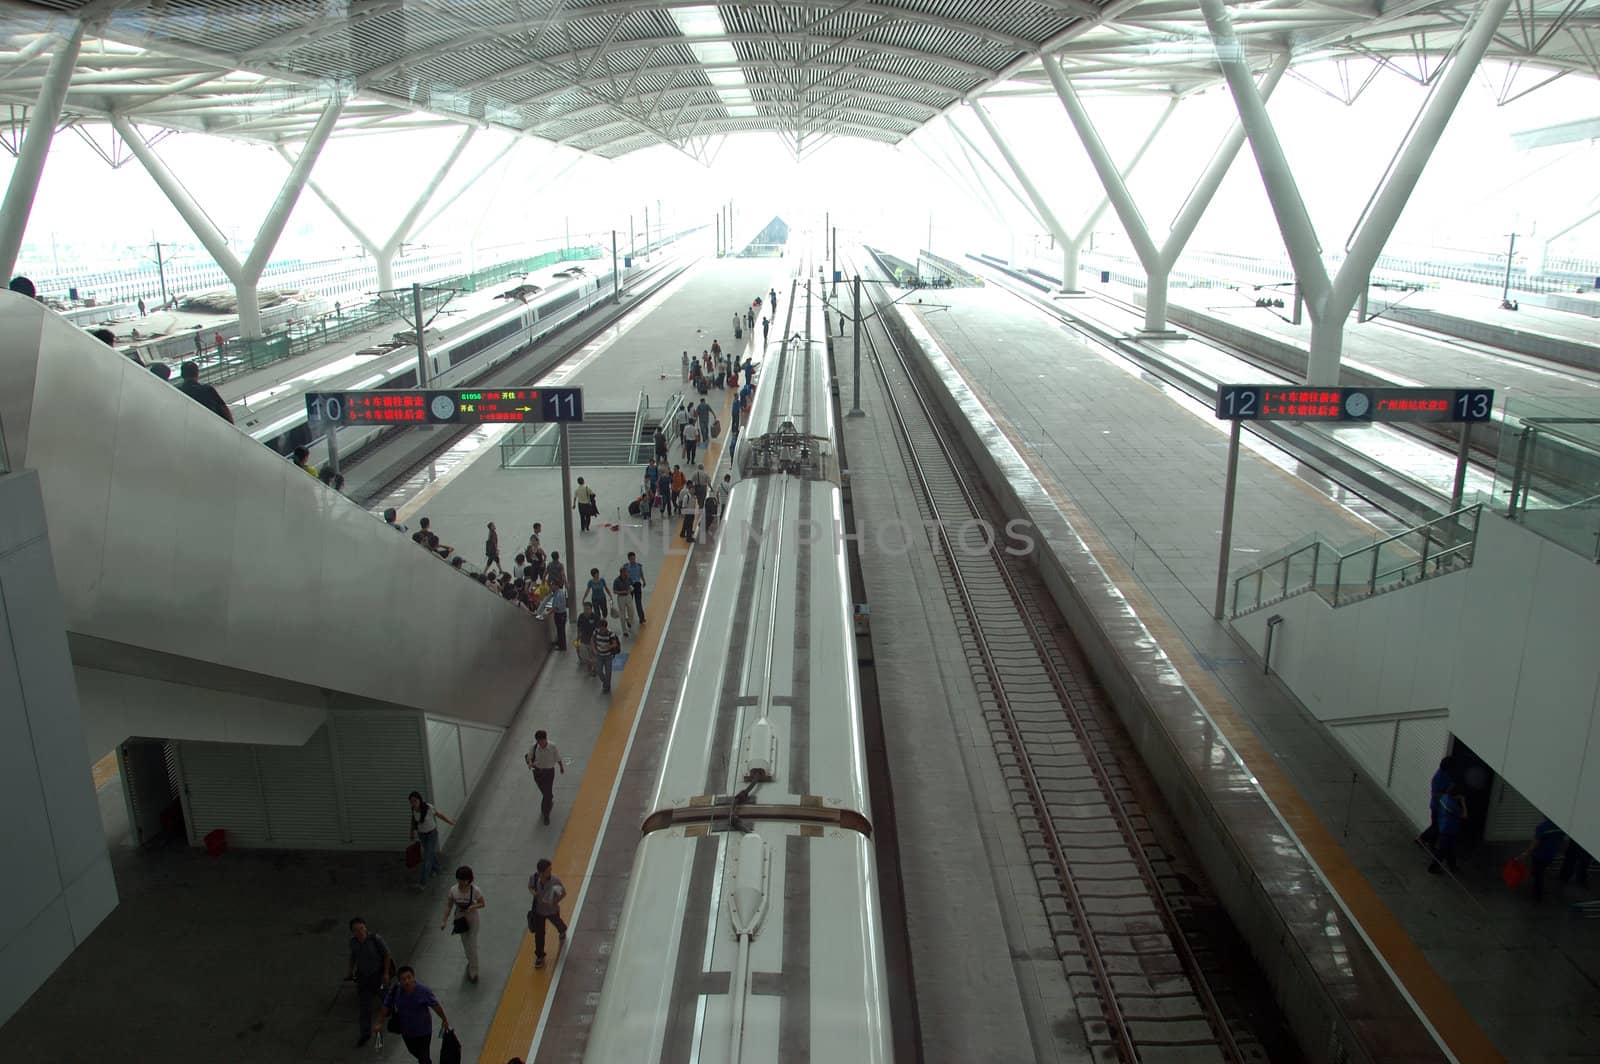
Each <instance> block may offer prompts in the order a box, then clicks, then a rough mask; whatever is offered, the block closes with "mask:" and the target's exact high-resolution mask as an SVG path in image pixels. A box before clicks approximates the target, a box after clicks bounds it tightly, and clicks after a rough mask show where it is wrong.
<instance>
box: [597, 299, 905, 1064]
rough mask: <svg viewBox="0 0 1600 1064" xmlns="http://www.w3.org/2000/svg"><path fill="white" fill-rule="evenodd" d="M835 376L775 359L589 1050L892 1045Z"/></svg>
mask: <svg viewBox="0 0 1600 1064" xmlns="http://www.w3.org/2000/svg"><path fill="white" fill-rule="evenodd" d="M818 306H819V307H820V301H819V303H818ZM818 320H819V324H818V327H817V330H816V333H815V335H816V336H818V337H821V336H822V335H823V332H822V330H821V327H820V314H819V315H818ZM828 383H829V382H828V370H827V360H826V357H825V353H824V351H823V349H822V348H821V347H820V346H818V345H814V344H807V343H806V342H805V339H804V337H803V336H802V337H800V338H798V339H793V340H791V341H790V342H788V343H786V344H784V345H783V347H782V348H781V349H780V350H778V351H776V352H774V353H773V354H772V355H771V356H769V358H768V359H767V361H766V363H765V364H764V365H763V369H762V374H761V383H760V387H759V388H758V389H757V399H756V402H755V403H754V405H753V410H752V418H751V421H750V425H749V433H750V435H748V436H745V435H744V434H741V437H742V442H741V449H742V451H743V452H744V453H745V454H746V455H749V456H750V457H749V460H748V462H747V463H746V464H744V465H742V466H741V470H742V475H743V477H744V479H743V480H741V482H740V483H739V484H738V485H737V486H736V487H735V488H734V490H733V492H732V495H731V497H730V500H729V505H728V510H727V513H726V514H725V515H724V517H723V521H722V525H721V528H720V530H719V531H718V533H717V553H716V557H715V558H714V559H713V561H712V566H711V572H710V575H709V577H708V583H707V586H708V587H711V588H714V589H716V594H715V595H713V596H708V598H707V600H706V604H705V606H704V607H703V609H702V612H701V614H700V617H699V619H698V621H697V624H696V628H695V633H694V638H693V641H692V644H691V648H690V651H689V661H688V664H687V668H686V669H685V673H684V674H685V676H686V677H687V678H688V679H687V680H686V681H685V686H684V689H683V691H682V692H681V693H680V695H679V698H678V702H677V705H676V706H675V708H674V715H673V723H672V731H671V734H670V736H669V737H668V740H667V744H666V748H665V750H664V752H663V756H662V768H661V773H660V776H659V778H658V781H657V785H656V791H655V794H654V797H653V799H652V801H651V809H652V812H651V813H650V815H649V816H648V817H647V818H646V820H645V822H644V825H643V834H644V838H643V840H642V841H641V843H640V845H639V849H638V851H637V853H636V854H635V857H634V865H633V873H632V877H631V879H630V881H629V890H628V896H627V899H626V901H625V903H624V907H623V911H622V916H621V923H620V925H619V928H618V932H617V938H616V941H615V943H614V944H613V947H612V950H611V956H610V960H609V963H608V966H607V971H606V979H605V986H604V989H603V991H602V993H601V998H600V1004H599V1007H598V1009H597V1011H596V1013H595V1017H594V1022H593V1024H592V1026H591V1029H590V1036H589V1044H588V1048H587V1052H586V1056H585V1060H586V1061H589V1062H591V1064H601V1062H614V1061H657V1060H672V1061H676V1060H700V1061H704V1062H707V1064H715V1062H722V1061H726V1062H728V1064H737V1062H741V1061H763V1062H767V1061H795V1062H801V1061H811V1060H841V1061H844V1060H848V1061H851V1062H858V1061H859V1062H865V1064H879V1062H887V1061H890V1060H892V1059H893V1046H892V1040H891V1024H890V1017H889V1006H888V988H887V985H886V975H885V968H884V950H883V928H882V914H881V910H880V907H879V898H878V879H877V868H876V862H875V858H874V853H873V849H872V841H871V833H872V810H871V805H870V801H869V799H868V796H867V775H866V773H867V769H866V753H865V745H864V740H863V734H862V719H861V696H860V690H859V688H858V686H857V666H856V658H855V642H854V636H853V632H854V625H853V610H852V606H851V602H850V591H849V582H848V576H847V572H846V559H845V545H844V539H843V502H842V499H841V496H840V492H839V485H838V479H839V477H838V465H837V459H836V457H835V449H834V431H835V425H834V419H833V410H832V406H831V403H830V401H829V389H828Z"/></svg>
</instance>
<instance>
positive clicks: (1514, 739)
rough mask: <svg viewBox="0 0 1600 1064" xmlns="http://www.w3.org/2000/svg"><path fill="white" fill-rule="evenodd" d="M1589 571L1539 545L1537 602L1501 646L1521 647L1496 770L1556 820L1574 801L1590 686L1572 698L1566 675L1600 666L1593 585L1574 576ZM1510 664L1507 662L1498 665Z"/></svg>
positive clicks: (1598, 610)
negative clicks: (1518, 633) (1514, 637)
mask: <svg viewBox="0 0 1600 1064" xmlns="http://www.w3.org/2000/svg"><path fill="white" fill-rule="evenodd" d="M1585 570H1587V572H1585ZM1593 570H1594V565H1593V563H1590V562H1585V561H1583V560H1582V559H1580V558H1579V557H1578V556H1577V555H1575V554H1572V553H1570V552H1568V551H1566V550H1562V549H1561V548H1560V547H1556V546H1554V545H1553V544H1552V545H1550V546H1548V547H1546V548H1545V549H1542V550H1541V551H1540V552H1539V554H1538V569H1537V578H1536V580H1535V582H1534V585H1533V589H1532V590H1533V594H1534V597H1535V600H1536V601H1537V602H1538V604H1539V607H1538V609H1536V610H1533V611H1531V612H1530V614H1529V615H1528V624H1527V628H1526V630H1525V631H1524V632H1523V633H1522V639H1521V640H1518V641H1509V640H1508V644H1509V645H1508V649H1510V650H1512V651H1513V652H1516V651H1520V652H1521V663H1520V665H1519V666H1516V668H1517V697H1516V702H1515V704H1514V706H1513V707H1511V709H1512V713H1511V728H1510V732H1509V735H1508V738H1507V744H1506V758H1505V763H1504V768H1502V769H1501V771H1502V773H1503V774H1504V775H1505V776H1506V777H1507V778H1508V779H1511V780H1515V781H1517V783H1516V787H1517V789H1518V790H1519V791H1521V792H1522V793H1523V794H1524V795H1525V796H1526V797H1527V798H1528V800H1529V801H1531V802H1533V804H1534V805H1536V806H1538V807H1539V808H1541V809H1543V810H1546V811H1547V812H1548V813H1549V814H1550V815H1551V816H1553V817H1555V818H1556V819H1557V820H1558V821H1561V822H1565V821H1567V820H1568V819H1569V818H1570V817H1571V814H1572V809H1573V805H1574V803H1575V801H1576V799H1577V794H1578V776H1579V774H1580V773H1581V771H1582V767H1583V757H1584V746H1585V744H1586V742H1587V740H1588V737H1589V727H1590V721H1591V719H1592V718H1591V706H1592V700H1591V699H1590V698H1589V697H1587V696H1588V695H1589V692H1590V691H1592V690H1593V683H1592V682H1590V683H1585V684H1583V686H1582V695H1583V697H1576V698H1575V697H1573V696H1574V694H1575V691H1574V690H1573V679H1574V675H1573V674H1574V672H1582V671H1586V672H1587V673H1588V675H1589V677H1593V676H1594V674H1595V669H1596V668H1597V667H1600V663H1597V661H1596V654H1595V651H1596V647H1597V645H1600V606H1597V605H1596V604H1595V603H1593V601H1592V600H1591V599H1589V597H1588V596H1589V595H1590V594H1591V593H1592V592H1593V587H1592V586H1591V585H1590V584H1589V583H1588V582H1586V581H1584V580H1583V579H1582V577H1583V576H1585V575H1589V576H1591V577H1592V575H1593ZM1513 660H1514V659H1513ZM1579 662H1586V663H1587V668H1586V669H1585V668H1584V667H1583V666H1580V665H1578V663H1579ZM1512 667H1513V666H1512V665H1511V664H1510V663H1509V662H1508V663H1507V665H1506V668H1507V669H1510V668H1512ZM1474 749H1476V747H1474Z"/></svg>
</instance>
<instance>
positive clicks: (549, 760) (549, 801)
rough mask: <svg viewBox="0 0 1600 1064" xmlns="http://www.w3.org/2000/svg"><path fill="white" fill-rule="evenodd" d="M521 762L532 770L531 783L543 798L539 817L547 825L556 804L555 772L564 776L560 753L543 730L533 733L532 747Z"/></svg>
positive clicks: (565, 769)
mask: <svg viewBox="0 0 1600 1064" xmlns="http://www.w3.org/2000/svg"><path fill="white" fill-rule="evenodd" d="M523 760H524V761H526V762H527V763H528V767H529V768H531V769H532V770H533V782H534V783H535V784H537V785H538V787H539V793H540V794H541V795H543V796H544V800H543V801H541V802H540V803H539V815H540V816H542V817H543V818H544V822H545V823H546V824H548V823H550V809H551V807H552V806H554V805H555V804H556V770H557V769H560V770H561V773H562V775H566V772H567V766H566V765H563V764H562V763H561V751H560V750H558V749H556V748H555V746H554V745H553V744H552V743H551V742H550V735H549V733H547V732H546V731H545V730H544V729H543V728H540V729H539V730H538V731H536V732H534V733H533V746H531V747H529V748H528V753H527V755H526V756H525V757H524V758H523Z"/></svg>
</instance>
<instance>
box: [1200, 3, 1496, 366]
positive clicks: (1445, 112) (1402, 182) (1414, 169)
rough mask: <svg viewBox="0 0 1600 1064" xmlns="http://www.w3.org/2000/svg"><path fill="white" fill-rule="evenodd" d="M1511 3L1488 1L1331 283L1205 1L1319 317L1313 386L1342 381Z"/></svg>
mask: <svg viewBox="0 0 1600 1064" xmlns="http://www.w3.org/2000/svg"><path fill="white" fill-rule="evenodd" d="M1510 4H1511V0H1483V2H1482V3H1481V4H1480V5H1479V7H1478V11H1477V14H1476V15H1475V16H1474V18H1473V21H1472V23H1471V24H1470V26H1469V28H1468V30H1467V34H1466V37H1465V38H1464V39H1463V40H1462V41H1461V43H1460V45H1459V47H1458V49H1457V52H1456V56H1455V58H1454V59H1453V60H1451V62H1450V69H1448V70H1446V71H1445V73H1444V77H1443V78H1441V79H1440V80H1439V82H1438V84H1437V86H1436V87H1435V88H1434V90H1433V92H1432V93H1431V95H1430V96H1429V98H1428V100H1427V102H1426V103H1424V104H1423V107H1422V111H1421V113H1419V114H1418V115H1417V119H1416V121H1415V122H1414V123H1413V124H1412V127H1411V132H1410V135H1409V136H1408V137H1407V139H1406V141H1405V143H1404V144H1403V145H1402V146H1401V148H1400V151H1399V152H1398V153H1397V154H1396V156H1395V158H1394V160H1393V162H1391V163H1390V166H1389V171H1388V174H1387V176H1386V177H1385V179H1384V181H1383V183H1382V185H1381V186H1380V187H1379V189H1378V191H1377V194H1376V195H1374V196H1373V198H1372V201H1371V203H1370V204H1369V206H1368V208H1367V212H1366V217H1365V218H1364V219H1363V220H1362V221H1361V224H1360V226H1359V228H1358V229H1357V230H1356V233H1355V236H1354V238H1353V239H1352V240H1351V241H1350V244H1349V246H1348V247H1347V248H1346V249H1345V260H1344V264H1343V265H1342V266H1341V267H1340V268H1339V273H1338V275H1337V276H1336V277H1333V278H1329V276H1328V270H1327V267H1326V266H1324V265H1323V262H1322V249H1321V245H1320V244H1319V243H1318V241H1317V234H1316V230H1315V229H1314V228H1313V227H1312V225H1311V217H1310V215H1309V214H1307V212H1306V208H1305V202H1304V201H1303V200H1302V199H1301V197H1300V189H1299V187H1298V186H1297V185H1296V183H1295V180H1294V174H1293V173H1292V172H1291V171H1290V169H1289V161H1288V159H1287V158H1286V157H1285V156H1284V154H1283V147H1282V145H1281V144H1279V143H1278V136H1277V132H1276V131H1275V130H1274V129H1273V126H1272V120H1271V119H1270V118H1268V117H1267V109H1266V106H1265V104H1263V103H1262V100H1261V95H1260V93H1258V92H1256V87H1255V83H1254V82H1252V81H1251V79H1250V70H1249V67H1248V66H1247V64H1246V62H1245V57H1244V45H1243V43H1242V42H1241V41H1240V40H1239V38H1238V37H1237V36H1235V34H1234V32H1233V23H1232V20H1231V19H1230V18H1229V16H1228V12H1227V8H1226V7H1225V6H1224V3H1223V0H1200V10H1201V13H1202V14H1203V15H1204V16H1205V19H1206V25H1207V26H1209V27H1210V30H1211V39H1212V43H1213V44H1214V45H1215V47H1216V51H1217V61H1218V63H1219V64H1220V65H1221V67H1222V72H1223V75H1224V76H1225V77H1226V78H1227V80H1228V87H1229V89H1231V90H1232V92H1233V99H1234V103H1235V105H1236V106H1237V107H1238V109H1239V118H1240V120H1241V121H1242V122H1243V123H1244V128H1245V132H1246V133H1247V134H1248V135H1249V137H1250V147H1251V149H1252V150H1253V151H1254V152H1255V157H1256V165H1257V166H1258V167H1259V168H1260V170H1261V179H1262V182H1263V183H1264V184H1265V185H1266V188H1267V198H1268V199H1269V200H1270V201H1271V203H1272V212H1273V214H1274V215H1275V216H1276V217H1277V219H1278V228H1279V230H1280V231H1281V232H1282V234H1283V242H1284V245H1285V246H1286V248H1287V249H1288V252H1289V261H1290V262H1292V263H1293V264H1294V272H1295V277H1296V279H1297V280H1298V281H1299V284H1300V291H1301V293H1302V294H1303V296H1304V297H1305V301H1306V310H1307V312H1308V313H1309V314H1310V315H1311V345H1310V352H1309V357H1308V359H1307V363H1306V383H1308V384H1313V385H1319V386H1329V385H1334V384H1337V383H1338V382H1339V359H1340V354H1341V352H1342V349H1343V345H1344V326H1345V321H1346V319H1347V318H1348V317H1349V316H1350V311H1351V309H1352V308H1353V307H1354V306H1355V303H1356V298H1357V297H1358V296H1359V295H1360V294H1361V290H1362V289H1363V288H1365V287H1366V284H1367V278H1368V277H1369V276H1370V275H1371V273H1372V267H1373V266H1374V265H1375V264H1376V263H1377V261H1378V255H1379V253H1380V252H1382V251H1383V245H1384V244H1385V243H1387V242H1388V239H1389V234H1390V233H1391V232H1393V231H1394V226H1395V223H1396V222H1397V221H1399V219H1400V214H1401V212H1402V211H1403V210H1404V209H1405V205H1406V201H1407V200H1408V199H1409V198H1410V196H1411V192H1412V190H1413V189H1414V188H1416V184H1417V180H1418V179H1419V178H1420V177H1421V176H1422V170H1423V168H1424V167H1425V166H1426V165H1427V162H1428V158H1429V156H1431V155H1432V154H1433V149H1434V146H1435V145H1437V144H1438V142H1439V136H1440V135H1441V134H1442V133H1443V132H1444V128H1445V126H1446V125H1447V124H1448V123H1449V121H1450V115H1451V114H1452V113H1453V112H1454V111H1455V107H1456V104H1457V103H1458V102H1459V101H1460V100H1461V96H1462V94H1463V93H1464V92H1466V89H1467V85H1468V83H1469V82H1470V81H1471V79H1472V75H1473V72H1474V71H1475V70H1476V69H1477V66H1478V61H1479V60H1481V59H1482V58H1483V54H1484V52H1485V51H1487V50H1488V47H1489V44H1490V42H1491V41H1492V40H1493V38H1494V34H1495V31H1496V30H1497V29H1499V27H1500V21H1501V19H1503V18H1504V17H1505V13H1506V9H1507V8H1508V7H1510Z"/></svg>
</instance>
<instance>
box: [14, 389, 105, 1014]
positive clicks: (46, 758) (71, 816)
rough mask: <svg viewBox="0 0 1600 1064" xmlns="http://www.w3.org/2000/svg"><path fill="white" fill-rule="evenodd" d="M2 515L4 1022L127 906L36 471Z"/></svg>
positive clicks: (24, 477) (22, 480) (19, 483)
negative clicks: (87, 735)
mask: <svg viewBox="0 0 1600 1064" xmlns="http://www.w3.org/2000/svg"><path fill="white" fill-rule="evenodd" d="M5 361H7V360H5V359H0V362H5ZM0 515H4V516H3V518H0V809H4V810H5V830H4V831H3V832H0V838H3V850H4V852H5V855H6V858H7V860H8V862H9V866H10V870H11V874H9V875H7V876H6V877H5V887H4V888H3V889H0V1022H3V1021H4V1020H5V1019H6V1018H7V1017H9V1016H10V1015H11V1013H12V1012H13V1011H15V1010H16V1008H17V1007H18V1006H19V1005H21V1004H22V1002H23V1001H25V1000H26V999H27V998H28V996H29V995H30V994H32V993H33V992H34V991H35V990H36V989H38V987H39V985H40V984H41V983H43V982H44V981H45V979H47V978H48V977H49V976H50V973H51V972H53V971H54V970H55V969H56V966H57V965H59V964H60V963H61V962H62V961H63V960H65V959H66V957H67V955H68V954H69V953H70V952H71V951H72V950H73V948H74V947H75V946H76V944H77V943H78V942H81V941H83V939H84V938H85V937H86V936H88V934H89V933H90V932H91V931H93V930H94V929H95V928H96V927H97V926H99V923H100V921H101V920H103V919H104V918H105V916H106V914H107V913H109V912H110V911H111V910H112V909H113V908H115V907H116V904H117V890H116V883H115V881H114V880H113V879H112V876H111V865H110V858H109V856H108V854H107V853H106V845H105V834H104V831H103V829H102V828H101V826H100V810H99V807H98V804H97V802H96V800H95V793H94V783H93V780H92V778H91V776H90V772H89V762H88V759H87V758H86V757H85V756H84V739H83V727H82V722H81V720H80V717H79V711H78V695H77V691H76V689H75V686H74V684H73V676H72V661H71V658H70V656H69V654H68V651H67V633H66V620H65V614H64V612H63V610H62V607H61V599H60V595H59V592H58V591H57V589H56V582H55V572H54V570H55V567H54V565H53V564H52V559H51V555H50V546H49V543H48V541H47V540H46V538H45V509H44V502H43V494H42V487H41V485H40V482H39V478H38V477H37V476H36V475H34V474H32V473H27V472H23V473H14V474H9V475H4V476H0Z"/></svg>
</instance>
